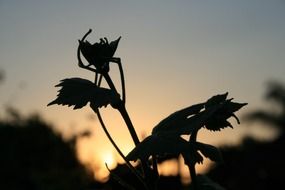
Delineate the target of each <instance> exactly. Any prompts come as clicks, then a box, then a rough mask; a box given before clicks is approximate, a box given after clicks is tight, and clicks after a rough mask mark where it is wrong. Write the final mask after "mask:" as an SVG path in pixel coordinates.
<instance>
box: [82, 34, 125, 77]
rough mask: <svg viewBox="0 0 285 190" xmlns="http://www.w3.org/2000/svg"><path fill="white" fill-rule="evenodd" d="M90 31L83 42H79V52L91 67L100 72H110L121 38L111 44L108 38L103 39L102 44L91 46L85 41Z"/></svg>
mask: <svg viewBox="0 0 285 190" xmlns="http://www.w3.org/2000/svg"><path fill="white" fill-rule="evenodd" d="M90 32H91V31H89V32H88V33H87V34H86V35H85V36H84V37H83V38H82V40H79V47H78V48H79V50H80V52H81V53H82V54H83V56H84V57H85V59H86V60H87V61H88V63H89V65H88V66H90V65H93V66H94V67H95V68H96V69H97V71H98V72H108V71H109V62H110V61H111V60H112V58H113V56H114V54H115V52H116V49H117V47H118V44H119V41H120V39H121V37H119V38H118V39H117V40H114V41H112V42H110V43H109V41H108V39H107V38H101V39H100V42H99V43H98V42H96V43H94V44H91V43H90V42H88V41H87V40H85V38H86V36H87V35H88V34H89V33H90Z"/></svg>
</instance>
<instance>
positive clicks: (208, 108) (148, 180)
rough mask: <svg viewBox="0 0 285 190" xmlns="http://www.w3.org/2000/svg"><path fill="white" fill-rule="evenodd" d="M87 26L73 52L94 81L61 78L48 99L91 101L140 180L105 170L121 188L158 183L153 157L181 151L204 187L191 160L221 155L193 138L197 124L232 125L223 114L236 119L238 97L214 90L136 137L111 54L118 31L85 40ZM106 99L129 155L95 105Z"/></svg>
mask: <svg viewBox="0 0 285 190" xmlns="http://www.w3.org/2000/svg"><path fill="white" fill-rule="evenodd" d="M91 31H92V30H91V29H90V30H89V31H88V32H87V33H86V34H85V35H84V36H83V38H82V39H81V40H79V46H78V49H77V58H78V66H79V67H80V68H83V69H86V70H88V71H91V72H94V74H95V81H94V82H91V81H89V80H86V79H81V78H68V79H63V80H62V81H61V82H60V84H58V85H56V87H61V89H60V90H59V93H58V96H57V98H56V99H55V100H53V101H52V102H50V103H49V104H48V105H54V104H58V105H68V106H74V109H79V108H82V107H83V106H85V105H87V103H88V102H89V103H90V107H91V109H92V110H93V111H94V112H95V113H96V114H97V116H98V119H99V122H100V124H101V126H102V128H103V130H104V131H105V133H106V135H107V137H108V138H109V140H110V142H111V143H112V144H113V146H114V147H115V149H116V150H117V151H118V153H119V154H120V156H121V157H122V158H123V159H124V161H125V163H126V165H127V166H128V168H129V169H130V171H131V172H132V173H133V175H134V176H136V178H137V179H138V182H139V184H137V185H135V186H134V185H131V184H130V183H129V182H128V181H125V180H123V179H122V178H121V177H120V176H118V175H116V174H114V173H112V172H111V171H110V172H111V176H113V177H114V178H115V179H116V180H117V181H118V183H120V184H121V185H123V186H124V188H125V189H151V190H153V189H157V182H158V179H159V174H158V169H157V159H158V158H161V157H164V156H168V155H182V156H183V158H184V161H185V165H186V166H187V167H188V168H189V172H190V175H191V178H192V184H193V185H192V188H193V189H201V188H203V187H205V188H206V186H207V187H208V186H209V180H208V181H207V182H205V180H197V179H196V177H197V176H196V172H195V165H196V164H197V163H198V164H199V163H202V162H203V156H205V157H207V158H209V159H211V160H213V161H217V162H219V161H221V160H222V157H221V155H220V152H219V150H218V149H217V148H216V147H214V146H212V145H209V144H205V143H202V142H198V141H197V134H198V132H199V130H200V129H201V128H205V129H207V130H210V131H219V130H221V129H224V128H227V127H233V126H232V124H231V123H230V122H229V121H228V119H229V118H230V117H234V118H235V119H236V120H237V122H238V123H239V120H238V118H237V117H236V116H235V114H234V113H235V112H236V111H238V110H239V109H240V108H242V107H243V106H245V105H246V103H237V102H233V101H232V100H233V99H227V96H228V93H224V94H219V95H215V96H213V97H211V98H209V99H208V100H207V101H205V102H202V103H199V104H196V105H192V106H189V107H186V108H184V109H182V110H179V111H176V112H174V113H173V114H171V115H170V116H169V117H167V118H165V119H164V120H162V121H161V122H160V123H158V125H156V126H155V127H154V128H153V130H152V134H151V135H150V136H148V137H147V138H145V139H144V140H143V141H142V142H140V141H139V138H138V136H137V133H136V131H135V128H134V126H133V124H132V121H131V119H130V117H129V114H128V112H127V110H126V107H125V103H126V95H125V79H124V73H123V68H122V63H121V59H120V58H118V57H114V54H115V51H116V49H117V47H118V43H119V41H120V39H121V38H120V37H119V38H118V39H117V40H115V41H112V42H110V43H109V41H108V39H107V38H101V39H100V42H99V43H94V44H91V43H90V42H88V41H86V40H85V39H86V37H87V36H88V35H89V34H90V33H91ZM81 54H82V55H83V56H84V57H85V59H86V60H87V62H88V63H87V64H84V63H83V61H82V59H81ZM110 64H117V65H118V69H119V72H120V79H121V94H119V92H118V90H117V88H116V86H115V85H114V82H113V80H112V78H111V76H110V75H109V71H110V66H109V65H110ZM103 79H104V80H105V81H106V82H107V84H108V88H103V87H101V82H102V80H103ZM107 105H111V106H112V107H113V108H114V109H116V110H118V111H119V113H120V114H121V116H122V118H123V119H124V121H125V123H126V127H127V128H128V130H129V133H130V135H131V137H132V139H133V142H134V144H135V148H134V149H133V150H132V151H131V152H130V153H129V154H128V155H124V154H123V153H122V152H121V150H120V148H119V147H118V146H117V145H116V143H115V141H114V140H113V139H112V137H111V135H110V134H109V132H108V128H107V126H105V124H104V121H103V118H102V117H101V114H100V109H101V107H103V106H107ZM181 135H189V136H190V137H189V139H188V140H186V139H184V138H182V137H181ZM202 155H203V156H202ZM134 160H139V161H140V167H136V168H135V167H134V166H132V165H131V163H130V161H134ZM107 167H108V166H107ZM199 179H201V178H199ZM204 182H205V183H204ZM210 186H211V185H210ZM212 188H214V185H212Z"/></svg>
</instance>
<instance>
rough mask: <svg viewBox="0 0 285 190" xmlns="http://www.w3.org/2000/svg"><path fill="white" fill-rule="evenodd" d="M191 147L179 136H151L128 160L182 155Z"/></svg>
mask: <svg viewBox="0 0 285 190" xmlns="http://www.w3.org/2000/svg"><path fill="white" fill-rule="evenodd" d="M188 147H189V145H188V143H187V141H185V140H184V139H182V138H181V137H177V136H170V135H151V136H148V137H147V138H145V139H144V140H143V141H142V142H141V143H140V144H139V145H138V146H136V147H135V148H134V149H133V150H132V151H131V152H130V153H129V154H128V155H127V157H126V158H127V160H137V159H142V160H146V159H148V158H149V157H150V156H151V155H157V156H161V157H162V156H165V155H169V154H171V155H174V154H180V153H181V152H183V151H184V150H185V149H187V148H188Z"/></svg>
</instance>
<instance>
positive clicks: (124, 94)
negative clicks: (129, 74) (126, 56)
mask: <svg viewBox="0 0 285 190" xmlns="http://www.w3.org/2000/svg"><path fill="white" fill-rule="evenodd" d="M117 63H118V66H119V71H120V76H121V85H122V100H123V103H124V104H125V103H126V88H125V77H124V70H123V66H122V62H121V59H120V58H118V61H117Z"/></svg>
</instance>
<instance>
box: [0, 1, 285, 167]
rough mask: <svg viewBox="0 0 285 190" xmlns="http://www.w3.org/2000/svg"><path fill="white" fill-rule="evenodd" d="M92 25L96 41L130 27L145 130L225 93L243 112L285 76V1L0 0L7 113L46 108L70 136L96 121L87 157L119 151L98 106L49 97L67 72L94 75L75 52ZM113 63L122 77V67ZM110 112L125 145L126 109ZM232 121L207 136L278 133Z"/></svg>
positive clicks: (128, 73)
mask: <svg viewBox="0 0 285 190" xmlns="http://www.w3.org/2000/svg"><path fill="white" fill-rule="evenodd" d="M89 28H91V29H93V32H92V33H91V34H90V35H89V36H88V40H89V41H90V42H92V43H94V42H97V41H98V40H99V38H102V37H107V38H108V39H109V40H110V41H111V40H115V39H117V38H118V37H119V36H122V39H121V41H120V44H119V46H118V50H117V52H116V54H115V56H117V57H121V59H122V62H123V67H124V71H125V78H126V90H127V109H128V111H129V114H130V116H131V118H132V120H133V123H134V125H135V127H136V130H137V132H138V134H139V136H140V137H141V136H142V135H149V134H150V132H151V129H152V127H153V126H155V125H156V124H157V123H158V122H159V121H160V120H161V119H163V118H165V117H166V116H168V115H169V114H170V113H172V112H174V111H176V110H178V109H181V108H184V107H186V106H189V105H191V104H196V103H199V102H203V101H205V100H207V99H208V98H209V97H211V96H213V95H216V94H219V93H224V92H229V97H233V98H235V100H236V101H238V102H247V103H249V105H248V106H247V107H246V108H245V109H244V111H242V112H240V113H238V115H239V116H241V115H242V113H245V112H246V111H250V110H252V109H254V108H257V107H262V106H263V105H262V103H263V100H262V95H263V94H264V92H265V87H266V82H267V81H268V80H270V79H275V80H278V81H281V82H285V75H284V71H285V1H284V0H270V1H269V0H238V1H234V0H215V1H213V0H187V1H186V0H182V1H170V0H160V1H150V0H147V1H130V0H128V1H127V0H126V1H117V0H113V1H111V0H104V1H103V0H102V1H90V0H83V1H75V0H68V1H63V0H62V1H61V0H57V1H55V0H48V1H44V0H26V1H20V0H0V70H3V71H5V80H4V82H3V83H0V92H1V94H0V106H1V110H0V117H1V116H2V115H3V114H4V111H3V109H4V107H5V106H7V105H9V106H13V107H15V108H17V109H19V110H20V111H21V112H22V113H23V114H26V115H28V114H29V113H33V112H39V113H40V114H41V115H42V116H43V117H44V118H45V119H46V120H47V121H49V122H50V123H53V124H54V126H55V127H56V130H58V131H60V132H62V133H63V135H65V136H66V137H68V136H70V135H71V134H76V133H78V132H82V131H84V130H87V129H88V130H91V131H92V136H91V137H89V138H85V139H82V140H81V141H80V142H79V144H78V147H79V154H80V157H81V159H82V160H84V161H85V162H92V163H101V162H102V163H104V161H102V160H105V161H106V162H109V163H110V164H111V162H112V161H111V159H112V158H113V157H114V156H113V149H112V148H111V146H110V145H109V142H108V141H107V139H106V138H105V136H104V134H103V132H102V129H101V128H100V126H99V123H98V122H97V119H96V117H95V115H94V114H93V113H92V110H91V109H90V108H89V107H85V108H83V109H81V110H77V111H73V110H72V109H71V108H68V107H62V106H52V107H46V105H47V103H49V102H50V101H51V100H53V99H54V98H55V97H56V94H57V90H58V89H56V88H55V87H54V85H56V84H58V82H59V81H60V80H61V79H64V78H70V77H82V78H86V79H89V80H93V79H94V75H93V74H92V73H90V72H88V71H84V70H82V69H80V68H78V67H77V59H76V50H77V45H78V39H81V38H82V36H83V35H84V34H85V33H86V32H87V31H88V29H89ZM111 69H112V74H113V75H112V76H114V78H115V79H118V75H117V74H118V72H117V71H118V70H117V67H115V66H114V67H113V66H112V67H111ZM116 81H118V80H116ZM118 85H119V84H118ZM103 115H104V119H105V120H106V122H107V124H108V126H109V128H110V131H111V133H112V135H113V136H114V138H115V140H116V141H117V142H118V145H119V146H120V147H122V149H123V151H124V152H125V153H127V152H128V151H129V150H131V148H133V143H132V142H131V139H130V137H129V135H128V131H127V130H126V128H125V126H124V123H123V122H122V120H121V118H120V115H119V114H118V113H117V112H116V111H113V110H112V109H111V108H110V107H108V108H106V109H104V111H103ZM233 124H234V126H236V128H235V129H234V130H232V129H229V130H225V131H222V132H220V133H217V134H210V133H206V132H203V133H201V134H200V136H199V139H200V140H201V141H203V142H206V143H214V144H223V143H236V142H237V141H238V140H239V139H240V137H242V136H243V135H246V134H248V133H250V134H251V133H253V134H255V135H259V138H266V135H267V134H271V133H270V132H269V131H254V130H252V129H249V130H246V128H247V124H242V125H241V126H237V125H236V123H233ZM100 155H101V157H100ZM102 155H104V156H102ZM108 159H109V161H107V160H108ZM93 167H98V166H97V165H96V166H95V165H94V166H93Z"/></svg>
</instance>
